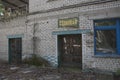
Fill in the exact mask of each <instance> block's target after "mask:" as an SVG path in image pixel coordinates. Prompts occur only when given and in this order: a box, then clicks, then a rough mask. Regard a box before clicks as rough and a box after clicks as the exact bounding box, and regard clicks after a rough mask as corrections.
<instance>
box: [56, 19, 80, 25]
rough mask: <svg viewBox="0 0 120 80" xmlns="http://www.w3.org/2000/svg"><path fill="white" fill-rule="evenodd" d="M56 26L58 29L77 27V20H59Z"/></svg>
mask: <svg viewBox="0 0 120 80" xmlns="http://www.w3.org/2000/svg"><path fill="white" fill-rule="evenodd" d="M58 24H59V27H79V26H78V24H79V20H78V18H67V19H59V21H58Z"/></svg>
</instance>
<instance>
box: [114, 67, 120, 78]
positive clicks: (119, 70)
mask: <svg viewBox="0 0 120 80" xmlns="http://www.w3.org/2000/svg"><path fill="white" fill-rule="evenodd" d="M115 74H116V75H119V76H120V68H119V69H117V71H116V73H115Z"/></svg>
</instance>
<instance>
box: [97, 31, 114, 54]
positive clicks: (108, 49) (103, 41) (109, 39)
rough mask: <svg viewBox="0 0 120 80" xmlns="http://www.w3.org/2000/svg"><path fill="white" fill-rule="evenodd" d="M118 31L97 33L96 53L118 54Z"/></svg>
mask: <svg viewBox="0 0 120 80" xmlns="http://www.w3.org/2000/svg"><path fill="white" fill-rule="evenodd" d="M115 32H116V31H115V30H98V31H96V51H97V52H102V53H116V33H115Z"/></svg>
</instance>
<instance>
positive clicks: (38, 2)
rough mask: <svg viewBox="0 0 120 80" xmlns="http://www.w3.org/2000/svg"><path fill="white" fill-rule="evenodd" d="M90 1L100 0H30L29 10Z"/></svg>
mask: <svg viewBox="0 0 120 80" xmlns="http://www.w3.org/2000/svg"><path fill="white" fill-rule="evenodd" d="M90 1H99V0H53V1H52V0H51V1H50V0H34V1H33V0H30V1H29V11H30V12H35V11H41V10H48V9H52V8H57V7H63V6H68V5H73V4H77V3H85V2H90Z"/></svg>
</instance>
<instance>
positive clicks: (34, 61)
mask: <svg viewBox="0 0 120 80" xmlns="http://www.w3.org/2000/svg"><path fill="white" fill-rule="evenodd" d="M23 63H25V64H28V65H34V66H41V67H48V66H50V64H49V62H48V61H47V60H45V59H43V58H42V57H40V56H38V55H36V54H33V55H32V57H30V58H25V59H24V60H23Z"/></svg>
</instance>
